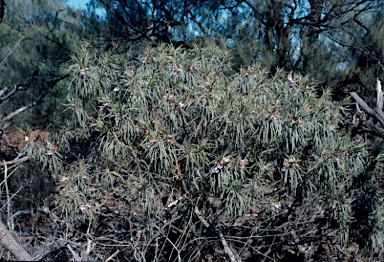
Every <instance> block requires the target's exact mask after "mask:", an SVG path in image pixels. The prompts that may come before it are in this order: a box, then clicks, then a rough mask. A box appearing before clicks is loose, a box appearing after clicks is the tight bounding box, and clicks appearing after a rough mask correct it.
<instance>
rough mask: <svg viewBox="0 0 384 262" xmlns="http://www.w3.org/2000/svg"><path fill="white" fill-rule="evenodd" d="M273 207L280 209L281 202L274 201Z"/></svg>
mask: <svg viewBox="0 0 384 262" xmlns="http://www.w3.org/2000/svg"><path fill="white" fill-rule="evenodd" d="M273 207H274V208H276V209H280V208H281V204H280V203H275V204H274V205H273Z"/></svg>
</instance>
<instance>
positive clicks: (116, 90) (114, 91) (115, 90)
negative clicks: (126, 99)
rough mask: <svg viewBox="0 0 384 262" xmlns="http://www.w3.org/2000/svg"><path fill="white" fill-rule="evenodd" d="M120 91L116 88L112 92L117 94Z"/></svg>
mask: <svg viewBox="0 0 384 262" xmlns="http://www.w3.org/2000/svg"><path fill="white" fill-rule="evenodd" d="M119 90H120V88H118V87H115V88H114V89H113V90H112V93H116V92H118V91H119Z"/></svg>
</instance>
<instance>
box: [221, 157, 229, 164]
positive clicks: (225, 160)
mask: <svg viewBox="0 0 384 262" xmlns="http://www.w3.org/2000/svg"><path fill="white" fill-rule="evenodd" d="M230 161H231V159H229V158H228V157H224V158H223V162H224V163H229V162H230Z"/></svg>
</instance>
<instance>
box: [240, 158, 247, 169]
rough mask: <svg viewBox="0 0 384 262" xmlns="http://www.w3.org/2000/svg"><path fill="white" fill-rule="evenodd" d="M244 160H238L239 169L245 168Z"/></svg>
mask: <svg viewBox="0 0 384 262" xmlns="http://www.w3.org/2000/svg"><path fill="white" fill-rule="evenodd" d="M245 163H246V160H245V159H240V167H241V168H244V167H245Z"/></svg>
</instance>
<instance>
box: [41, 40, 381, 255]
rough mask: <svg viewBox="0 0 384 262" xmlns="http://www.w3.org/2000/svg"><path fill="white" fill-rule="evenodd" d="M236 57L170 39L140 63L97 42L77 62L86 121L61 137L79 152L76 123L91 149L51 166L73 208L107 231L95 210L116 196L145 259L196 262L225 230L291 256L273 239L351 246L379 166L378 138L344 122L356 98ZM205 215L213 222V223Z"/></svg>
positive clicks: (78, 103)
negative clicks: (364, 138)
mask: <svg viewBox="0 0 384 262" xmlns="http://www.w3.org/2000/svg"><path fill="white" fill-rule="evenodd" d="M230 61H231V57H230V56H229V53H228V52H227V51H225V50H222V49H219V48H217V47H212V46H211V47H207V48H204V49H201V48H197V47H195V48H194V49H192V50H189V51H186V50H183V49H175V48H172V47H169V46H163V45H162V46H159V47H158V48H156V49H153V48H152V49H148V50H147V51H146V52H145V53H144V54H143V56H142V57H141V58H140V64H139V65H138V64H137V63H132V61H130V59H129V56H128V55H115V54H114V53H113V52H107V53H105V52H104V53H98V52H97V51H95V50H93V49H92V48H88V47H87V46H85V47H84V48H83V49H82V50H81V52H79V53H78V54H77V55H76V56H75V57H74V58H73V65H72V66H71V68H70V70H71V71H72V72H73V78H72V80H71V84H70V85H69V97H68V101H69V102H68V108H67V110H68V111H73V118H71V119H68V120H67V125H68V130H66V131H65V132H63V137H61V138H60V139H61V140H60V139H59V140H58V142H57V143H58V146H59V147H62V148H64V149H67V150H68V140H70V139H72V140H73V135H72V138H68V139H66V138H64V137H66V136H69V135H71V134H74V132H76V133H75V134H76V135H75V136H76V137H78V138H79V139H80V141H88V145H89V149H88V152H87V153H85V154H83V155H82V156H80V157H79V160H78V161H77V162H74V163H72V164H71V165H70V166H68V167H57V166H56V167H55V168H50V170H51V171H52V172H53V175H54V176H55V177H56V178H57V180H58V182H59V184H60V194H59V196H58V199H57V209H58V210H59V211H60V210H61V211H62V212H61V214H62V215H63V216H64V217H68V218H74V217H78V216H79V215H80V214H84V215H85V217H84V218H89V220H88V221H94V222H92V223H94V224H93V225H92V227H93V231H92V230H91V231H90V234H93V237H94V239H98V237H99V235H98V233H97V230H96V227H97V223H96V221H95V220H92V219H93V218H94V217H97V216H101V217H102V218H103V217H106V216H107V215H106V213H105V212H106V210H107V209H106V207H105V206H106V204H105V203H106V201H107V200H105V199H107V196H110V195H112V194H113V195H114V196H115V197H116V199H118V201H120V202H119V203H120V205H122V206H124V207H126V208H127V210H126V211H124V212H125V213H124V214H125V215H124V218H125V220H124V218H122V220H124V221H125V222H124V223H126V224H125V227H127V228H130V229H129V230H128V231H127V232H126V236H127V235H128V236H129V240H124V239H112V240H110V241H111V243H115V242H114V241H123V242H124V245H127V246H130V250H131V251H127V252H133V254H134V255H135V258H136V259H137V260H144V259H149V260H151V259H160V258H162V257H163V258H165V259H167V256H170V257H171V258H172V259H177V258H179V259H182V260H183V261H189V260H192V259H193V257H196V256H198V252H200V250H201V249H202V248H203V247H206V246H208V245H211V244H212V243H214V242H216V243H219V242H220V239H219V238H216V237H217V236H218V233H217V232H219V231H220V230H221V231H222V232H225V235H226V236H227V240H228V241H230V242H233V244H234V245H235V246H234V248H235V249H238V251H239V250H240V249H241V248H244V249H246V250H249V251H250V252H251V254H252V257H253V259H261V258H267V259H270V260H273V259H272V258H273V257H275V256H277V255H278V254H280V255H281V254H284V251H283V249H279V248H278V247H277V246H274V245H275V244H274V243H275V241H277V240H274V238H273V237H272V238H271V235H274V236H276V237H278V238H279V239H280V240H279V241H278V242H279V243H280V244H279V245H280V247H281V246H284V245H292V242H294V243H296V248H297V249H298V251H297V252H298V254H299V253H300V254H301V255H302V256H306V257H313V256H315V255H316V254H315V253H316V252H314V251H313V252H310V249H309V248H310V245H314V246H315V247H316V248H317V247H319V246H320V245H321V243H328V244H329V245H330V246H334V245H340V246H341V247H342V248H344V247H346V246H347V245H348V243H349V238H350V233H351V231H353V223H354V222H355V220H356V218H355V217H354V216H355V214H354V211H353V210H354V207H355V203H357V200H359V198H361V197H362V195H363V194H362V192H363V191H364V190H363V189H362V185H361V183H359V182H358V181H360V180H361V178H362V177H364V175H365V174H366V172H367V169H366V165H368V164H369V163H370V160H369V158H368V156H367V152H366V147H365V145H364V144H362V143H360V142H357V141H355V140H353V139H351V137H350V136H349V134H348V132H346V131H345V130H342V129H341V128H340V126H342V122H343V116H344V114H346V113H347V112H346V110H347V109H346V106H347V105H348V103H349V102H348V101H342V102H338V103H336V102H332V101H331V93H330V91H329V90H323V91H322V92H321V94H319V93H318V92H317V91H316V86H315V85H314V84H313V83H312V82H311V81H310V80H309V79H307V78H305V77H301V76H299V75H292V74H291V73H289V74H287V73H286V72H284V71H282V70H278V71H277V73H276V74H275V75H274V76H273V77H270V76H269V74H268V72H267V71H266V70H264V69H263V68H261V67H260V66H258V65H253V66H250V67H247V68H243V69H241V70H240V72H238V73H235V72H233V71H232V69H231V68H232V66H231V63H230ZM69 130H73V131H69ZM60 141H61V142H60ZM62 154H64V153H63V152H62ZM40 155H41V154H40ZM46 157H47V156H45V158H46ZM48 157H51V158H57V159H60V157H63V156H62V155H60V154H50V155H49V156H48ZM380 157H381V158H382V156H380ZM45 158H44V159H45ZM377 163H382V159H378V160H377ZM63 164H64V161H62V162H60V161H56V162H55V165H63ZM378 166H380V165H379V164H378ZM62 170H65V172H64V173H63V171H62ZM375 183H376V182H375V179H371V180H369V181H368V182H365V186H368V187H371V188H372V187H375V186H374V185H375ZM375 192H376V193H375V194H379V193H377V192H378V189H377V187H376V189H375ZM116 201H117V200H116ZM372 201H373V200H372ZM372 201H371V204H372V205H373V206H374V208H373V209H372V210H370V215H371V216H372V219H371V222H369V223H370V225H374V226H373V228H374V230H373V231H371V235H370V236H371V240H372V248H373V250H374V252H375V253H380V252H381V247H382V234H383V231H382V218H381V217H382V210H383V209H382V207H380V208H379V205H381V204H377V203H379V202H380V201H382V199H380V201H378V202H377V201H376V202H374V201H373V202H372ZM196 210H197V211H196ZM199 212H200V213H199ZM199 214H201V216H200V215H199ZM138 217H139V218H140V220H139V221H141V222H140V223H137V222H135V221H137V219H139V218H138ZM202 217H203V219H202ZM91 218H92V219H91ZM204 219H205V221H208V223H209V224H210V225H211V227H212V229H206V230H204V226H200V225H204ZM239 219H240V220H239ZM120 222H121V221H120ZM200 222H201V223H200ZM121 223H123V222H121ZM124 223H123V224H124ZM90 226H91V225H90ZM235 228H237V229H238V231H237V233H233V232H234V231H233V230H235ZM175 232H177V233H175ZM295 235H297V238H298V239H299V242H300V243H301V244H297V241H298V239H297V238H296V237H295ZM115 236H116V237H117V235H115ZM235 236H237V237H238V238H237V240H236V237H235ZM120 237H122V236H120ZM123 238H124V237H123ZM329 239H333V241H334V242H332V241H331V242H329V241H328V240H329ZM250 240H252V241H250ZM195 241H197V243H198V245H197V247H195V246H196V243H195ZM121 243H122V242H121ZM159 243H160V246H161V248H160V249H156V247H158V245H159ZM262 243H264V244H262ZM289 243H291V244H289ZM334 247H335V246H334ZM291 248H293V249H295V247H292V246H291ZM165 250H168V251H167V252H170V253H167V252H165ZM271 250H272V253H271V254H268V253H270V252H271ZM303 250H304V251H303ZM307 251H308V252H307ZM295 252H296V251H295ZM288 253H289V252H286V253H285V255H287V254H288ZM372 254H373V253H372ZM227 255H228V253H227ZM317 256H319V254H317Z"/></svg>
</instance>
